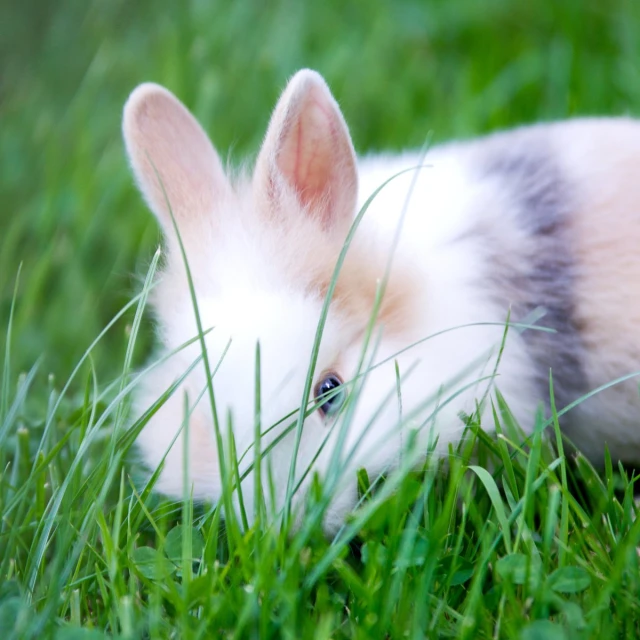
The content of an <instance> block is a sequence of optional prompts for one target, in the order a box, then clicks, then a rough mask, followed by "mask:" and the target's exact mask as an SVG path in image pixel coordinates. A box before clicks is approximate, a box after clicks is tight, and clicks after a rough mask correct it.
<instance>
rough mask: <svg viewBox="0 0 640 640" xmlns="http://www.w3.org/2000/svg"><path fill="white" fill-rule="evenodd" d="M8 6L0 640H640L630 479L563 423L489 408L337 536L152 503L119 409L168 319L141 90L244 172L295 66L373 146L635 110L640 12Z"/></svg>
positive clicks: (498, 2)
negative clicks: (191, 118)
mask: <svg viewBox="0 0 640 640" xmlns="http://www.w3.org/2000/svg"><path fill="white" fill-rule="evenodd" d="M1 15H2V18H1V19H0V60H2V71H1V75H0V202H1V203H2V215H0V341H1V342H0V343H1V344H2V346H0V356H1V357H2V360H1V362H3V369H2V374H1V381H2V384H1V386H0V513H1V514H2V522H1V524H0V638H3V639H4V638H7V639H8V638H20V639H22V638H32V637H33V638H35V637H39V638H43V637H45V638H48V637H54V638H60V639H68V640H70V639H82V638H87V639H91V638H116V637H117V638H138V637H140V638H147V637H148V638H185V639H187V638H218V637H224V638H227V637H228V638H291V639H298V638H318V639H321V638H322V639H324V638H326V639H328V638H334V639H338V638H385V637H389V638H422V637H438V638H440V637H452V638H473V639H475V638H523V639H529V640H531V639H533V638H540V639H549V640H555V639H561V638H566V639H572V638H592V637H597V638H599V639H601V640H604V639H606V638H626V637H628V638H636V637H639V636H640V567H639V566H638V564H639V562H638V552H637V548H638V545H639V543H640V521H638V520H636V510H637V508H636V506H635V503H634V500H633V492H634V487H633V478H632V476H631V472H630V471H629V470H624V469H619V468H618V467H617V466H616V465H615V464H611V463H610V462H608V463H607V465H605V469H604V470H601V471H600V472H596V471H594V470H593V469H592V468H591V467H590V465H589V464H588V463H587V462H586V461H585V459H584V458H582V457H580V456H575V455H570V456H565V455H564V448H563V446H562V441H561V440H560V439H559V438H558V437H557V436H558V430H557V424H556V421H555V420H554V421H552V424H551V425H550V426H551V431H552V433H555V437H553V438H552V440H554V441H556V446H555V447H552V446H550V445H549V444H548V443H547V442H546V441H544V440H543V439H542V438H541V437H540V430H538V432H537V434H536V435H535V436H534V437H533V438H532V439H531V441H529V442H528V443H527V446H524V447H523V446H520V440H519V437H518V434H517V432H518V429H517V425H515V424H513V421H512V420H511V419H510V418H509V412H508V408H507V407H505V406H504V405H503V403H502V401H501V398H500V396H499V395H496V396H495V397H494V398H493V402H494V404H495V408H496V412H498V413H500V414H501V415H502V424H503V425H504V433H503V434H502V435H501V437H499V438H496V439H492V438H488V437H486V436H484V435H483V433H482V431H481V429H480V425H479V424H478V422H477V420H475V419H474V417H473V416H472V417H470V420H469V436H470V438H469V440H468V443H467V444H465V445H464V446H461V447H460V448H458V449H456V450H452V451H451V452H450V455H449V458H448V459H447V460H446V461H438V460H432V459H428V460H427V461H426V462H425V463H424V465H421V466H420V468H417V469H413V470H408V469H407V470H406V471H405V472H404V473H402V474H400V475H396V476H393V477H392V478H389V479H388V482H387V483H385V484H383V485H382V486H381V487H378V488H373V489H375V490H372V491H368V489H371V487H369V485H368V483H369V480H370V479H368V478H367V477H366V474H361V475H360V476H359V478H358V481H359V483H360V489H361V491H362V494H363V501H362V502H363V504H362V508H361V510H360V511H358V512H357V513H356V514H355V515H354V517H353V518H352V519H350V520H349V521H348V522H347V523H346V525H345V527H344V528H343V529H342V530H341V531H340V532H339V533H338V535H337V536H336V538H335V539H326V538H325V537H324V536H323V535H322V534H321V533H319V526H318V525H319V521H320V518H321V515H322V508H323V490H322V487H319V486H318V487H317V491H316V492H315V494H314V496H312V498H311V502H310V506H309V515H308V518H307V519H306V520H305V522H303V524H302V526H301V528H300V529H299V530H298V531H295V532H294V531H287V530H284V531H279V530H277V529H276V528H274V527H272V526H270V524H269V522H268V521H259V522H257V523H256V524H255V525H254V526H253V527H251V528H250V529H249V530H247V531H243V529H242V528H241V527H240V526H239V523H238V522H236V520H235V518H233V517H232V518H230V519H229V520H228V521H227V522H226V523H225V522H223V521H222V520H221V517H220V516H221V512H220V510H219V509H217V508H216V506H215V505H211V504H204V505H202V504H194V503H193V502H192V501H191V500H190V499H189V498H188V496H187V497H185V499H183V500H182V501H180V502H177V503H176V502H169V501H167V500H163V499H161V498H160V497H158V496H157V495H156V494H154V493H153V492H152V491H151V490H150V486H149V485H148V484H146V483H145V482H144V481H143V480H141V479H140V477H139V474H138V473H137V468H136V464H135V461H134V460H132V458H131V455H130V451H129V450H130V448H131V443H132V440H133V436H134V435H135V430H136V429H137V428H140V427H141V426H142V425H141V423H137V424H136V425H135V426H134V428H133V431H132V430H130V429H129V427H130V425H131V420H130V418H129V415H128V396H129V391H130V385H131V382H132V379H133V372H134V371H135V370H136V369H137V368H138V367H140V366H142V365H143V363H144V362H145V359H146V358H147V357H148V356H149V354H150V353H151V346H152V344H153V337H152V332H151V319H150V318H149V317H147V315H146V314H145V315H144V318H141V311H142V308H141V306H140V305H139V304H138V301H139V298H138V299H136V300H134V303H133V304H131V305H129V306H127V305H128V303H129V301H130V300H132V299H134V297H135V296H136V295H137V294H138V293H139V292H140V291H143V290H145V289H144V287H143V282H144V279H145V277H146V274H147V270H148V268H149V266H150V265H151V266H152V267H153V265H154V252H155V248H156V247H157V245H158V242H159V233H158V230H157V226H156V223H155V221H154V219H153V217H152V216H151V215H150V214H149V213H148V211H147V210H146V208H145V206H144V204H143V202H142V200H141V198H140V197H139V195H138V193H137V191H136V189H135V187H134V185H133V182H132V179H131V177H130V172H129V169H128V167H127V162H126V159H125V154H124V149H123V144H122V141H121V137H120V118H121V113H122V106H123V104H124V102H125V100H126V98H127V95H128V94H129V92H130V91H131V90H132V89H133V87H134V86H135V85H136V84H138V83H139V82H142V81H145V80H153V81H156V82H159V83H161V84H164V85H165V86H167V87H168V88H170V89H171V90H172V91H173V92H174V93H176V95H178V96H179V97H180V98H181V99H182V100H183V101H184V102H185V104H187V105H188V106H189V108H190V109H192V110H193V112H194V113H195V114H196V115H197V117H198V119H199V120H200V121H201V122H202V124H203V126H204V127H205V129H206V130H207V131H208V132H209V133H210V135H211V137H212V139H213V140H214V142H215V144H216V146H217V148H218V150H219V151H220V153H221V154H222V156H223V157H228V158H229V161H230V163H231V164H232V165H236V166H237V165H239V164H240V163H241V162H245V161H247V160H249V161H250V160H252V159H253V155H254V154H255V152H256V151H257V149H258V146H259V144H260V141H261V137H262V135H263V133H264V130H265V127H266V124H267V121H268V117H269V114H270V111H271V109H272V107H273V105H274V104H275V101H276V99H277V97H278V95H279V93H280V91H281V90H282V88H283V86H284V84H285V82H286V80H287V78H288V77H289V76H290V75H291V74H292V73H293V72H294V71H295V70H297V69H298V68H301V67H305V66H307V67H312V68H315V69H317V70H319V71H320V72H321V73H322V74H323V75H324V76H325V77H326V79H327V81H328V82H329V84H330V86H331V88H332V90H333V92H334V94H335V95H336V97H337V99H338V101H339V102H340V105H341V107H342V109H343V112H344V114H345V117H346V119H347V122H348V123H349V125H350V128H351V132H352V135H353V139H354V143H355V145H356V148H357V150H358V151H361V152H364V151H371V150H379V149H401V148H403V147H419V146H421V145H422V144H423V143H424V141H425V140H426V139H427V138H428V137H431V138H432V139H433V140H435V141H439V140H445V139H449V138H451V137H465V136H471V135H477V134H481V133H484V132H488V131H492V130H495V129H498V128H501V127H506V126H512V125H516V124H521V123H526V122H533V121H539V120H549V119H557V118H565V117H569V116H574V115H580V114H632V115H633V114H637V113H639V112H640V3H637V2H634V1H633V0H610V2H608V3H603V2H601V1H600V0H565V1H564V2H558V3H551V2H537V3H533V2H529V3H525V2H520V3H516V2H510V1H508V0H485V1H484V2H478V1H477V0H422V1H418V0H415V1H411V0H388V1H382V0H367V1H365V0H356V1H353V2H338V1H337V0H331V1H327V2H315V3H311V2H296V1H294V0H276V1H274V2H272V3H257V2H255V3H254V2H249V1H248V0H235V2H232V1H230V0H219V1H217V2H212V1H210V2H206V1H204V0H199V1H196V0H193V1H190V2H172V3H169V2H158V1H156V2H152V1H151V0H141V1H140V2H136V3H132V2H126V1H125V0H111V1H107V0H102V1H95V0H94V1H92V2H91V1H89V2H73V1H72V0H60V1H59V2H57V3H49V2H44V1H43V0H22V1H21V2H20V3H17V2H13V3H12V6H10V7H9V6H5V7H3V9H2V11H1ZM141 319H142V323H141V324H140V320H141ZM247 401H248V402H253V399H252V398H248V399H247ZM559 409H560V408H559ZM539 422H540V424H539V426H540V428H542V427H543V421H542V419H540V421H539ZM474 444H475V445H476V449H477V450H476V451H475V453H474V452H472V445H474ZM472 454H473V456H472ZM485 463H487V464H486V465H485ZM483 466H487V468H488V469H490V472H487V471H484V470H483ZM353 481H354V482H356V479H355V478H354V479H353Z"/></svg>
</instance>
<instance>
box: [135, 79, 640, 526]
mask: <svg viewBox="0 0 640 640" xmlns="http://www.w3.org/2000/svg"><path fill="white" fill-rule="evenodd" d="M123 129H124V137H125V142H126V145H127V150H128V153H129V157H130V159H131V163H132V167H133V170H134V173H135V175H136V178H137V181H138V184H139V186H140V188H141V191H142V193H143V194H144V195H145V198H146V199H147V201H148V203H149V205H150V207H151V209H152V210H153V211H154V213H155V214H156V216H157V217H158V219H159V221H160V223H161V226H162V227H163V229H164V233H165V244H166V259H165V265H164V267H163V270H162V273H161V274H160V276H159V279H158V282H157V286H156V287H155V289H154V291H153V293H152V304H153V308H154V311H155V315H156V319H157V326H158V333H159V337H160V342H161V345H162V351H161V353H162V354H165V355H166V360H165V361H164V362H162V364H160V365H158V366H157V367H155V368H154V369H153V370H151V371H150V372H149V373H148V374H147V375H146V376H145V378H144V380H143V382H142V384H141V386H140V389H139V391H138V393H137V396H136V406H137V411H138V413H142V412H143V411H144V410H146V409H147V408H148V407H149V406H150V405H152V404H153V402H155V401H156V400H157V399H158V397H159V396H160V395H161V394H162V393H163V392H164V391H166V390H167V389H168V388H169V387H170V386H171V385H172V383H174V381H175V380H176V379H177V378H178V377H179V376H181V375H182V374H184V373H185V372H186V371H187V370H188V369H189V367H190V366H192V367H193V368H192V371H191V372H190V373H188V375H187V376H186V378H185V379H184V380H183V381H182V382H181V383H180V385H179V386H178V388H177V390H176V391H175V392H174V393H173V394H172V395H171V396H170V397H169V398H168V400H167V401H166V402H165V403H164V405H163V406H162V407H161V408H160V409H159V411H158V412H157V413H156V414H155V415H154V416H153V417H152V418H151V420H150V421H149V423H148V424H147V425H146V426H145V428H144V429H143V430H142V432H141V434H140V436H139V437H138V449H139V451H140V453H141V456H142V459H143V461H144V462H145V464H146V465H147V466H148V467H149V469H150V470H152V471H153V470H155V469H156V468H157V467H158V465H160V464H161V463H163V464H164V467H163V469H162V472H161V473H160V476H159V479H158V482H157V484H156V487H157V488H158V489H159V490H161V491H163V492H165V493H168V494H171V495H182V492H183V483H184V473H183V467H184V464H185V461H186V467H187V472H188V482H189V483H190V486H191V489H192V491H193V494H194V497H196V498H199V499H212V500H215V499H217V498H219V496H220V492H221V470H220V467H219V458H218V452H217V447H216V438H215V435H214V422H213V413H212V408H211V402H210V400H209V396H208V393H207V378H206V375H207V374H206V369H205V367H204V366H203V364H202V363H201V362H199V363H198V362H196V361H197V359H198V357H199V356H200V355H201V347H200V344H199V342H197V341H196V342H194V343H192V344H190V345H188V346H186V347H183V348H181V347H182V345H184V343H185V342H187V341H189V340H190V339H192V338H194V336H197V335H198V327H197V323H196V321H195V314H194V309H193V300H192V296H191V293H190V289H189V286H188V279H187V271H186V269H185V265H184V260H183V256H182V251H181V249H180V243H179V241H178V235H177V234H176V230H178V231H179V235H180V239H181V241H182V245H183V247H184V251H185V253H186V257H187V260H188V265H189V272H190V274H191V277H192V279H193V286H194V289H195V293H196V299H197V305H198V311H199V315H200V320H201V325H202V328H203V329H204V330H205V331H207V333H206V336H205V338H204V340H205V342H206V353H207V358H208V360H209V363H210V369H211V370H215V373H214V374H213V382H212V386H213V390H214V392H215V400H216V407H217V413H218V418H219V420H220V424H221V429H222V431H223V434H226V431H227V424H228V423H230V424H232V429H233V435H234V440H235V447H236V450H237V452H238V454H239V456H242V454H243V453H245V452H246V455H245V456H244V457H243V458H241V461H240V468H241V471H242V470H243V469H246V468H247V467H248V465H250V464H251V463H252V462H253V457H254V451H255V447H254V444H255V425H256V409H255V402H254V399H255V396H256V386H255V385H256V383H255V380H256V375H255V363H256V355H255V354H256V344H257V343H258V342H259V344H260V405H261V406H260V425H261V432H262V433H263V436H262V438H261V442H260V446H261V449H262V450H263V451H268V454H267V455H265V459H264V462H263V464H264V465H265V473H266V472H267V467H268V472H269V473H270V474H271V477H272V481H273V487H274V495H273V496H272V499H273V501H274V503H275V504H273V505H272V506H274V507H275V508H280V507H281V506H282V503H283V500H284V495H285V492H286V486H287V481H288V477H289V470H290V464H291V459H292V456H293V454H294V452H295V450H296V445H295V441H296V435H295V429H290V428H289V427H290V425H291V424H293V423H295V421H296V419H297V413H296V410H298V409H299V408H300V407H301V406H303V405H305V403H306V402H307V401H310V402H311V401H313V400H314V396H319V393H318V389H322V388H324V387H323V386H322V384H323V381H326V380H335V376H336V375H337V379H338V381H339V382H344V383H346V384H345V388H347V389H349V390H354V389H357V392H353V393H352V395H353V400H354V401H353V403H351V404H350V403H349V402H347V401H345V400H344V398H345V397H346V394H343V395H340V396H336V398H339V401H338V400H334V401H333V404H332V403H327V404H326V405H323V404H322V398H320V400H319V401H318V402H319V403H320V405H321V406H320V409H319V410H316V411H314V412H312V413H311V414H310V415H309V416H308V417H307V418H306V419H305V421H304V425H303V430H302V436H301V440H300V444H299V451H298V453H297V460H296V481H297V482H298V483H299V490H298V492H297V494H296V495H297V496H298V497H297V498H296V500H298V501H299V500H300V497H302V496H304V493H305V490H306V488H307V487H308V485H309V482H310V479H311V475H312V474H311V473H308V472H306V473H305V471H308V470H309V469H311V470H313V471H317V472H319V474H320V475H321V476H322V475H325V474H326V473H327V470H328V469H329V468H330V467H331V465H333V464H334V463H335V460H336V459H339V461H340V467H341V469H342V476H341V477H342V478H343V479H344V482H343V484H342V485H341V486H340V489H339V490H338V491H336V492H335V497H334V499H333V502H332V503H331V506H330V508H329V510H328V513H327V517H326V521H325V526H326V527H327V529H329V530H331V529H334V528H335V527H336V526H338V525H339V524H340V523H341V522H342V521H343V519H344V516H345V514H346V513H348V512H349V510H351V509H352V508H353V506H354V505H355V503H356V487H355V480H354V476H353V471H354V470H355V469H357V468H358V467H361V466H364V467H366V468H367V470H368V471H369V474H370V475H374V476H375V474H377V473H379V472H381V471H384V470H386V469H387V468H389V467H393V466H397V465H398V463H399V462H400V458H401V456H402V455H403V452H404V449H405V445H406V443H407V441H409V438H410V437H412V438H415V439H414V440H412V442H413V448H414V451H417V452H418V453H419V452H421V451H426V450H427V447H430V446H431V447H435V449H436V450H437V451H442V452H444V451H446V449H447V447H448V445H449V444H450V443H455V442H456V441H458V440H459V439H460V437H461V436H462V434H463V431H464V427H465V424H464V421H463V419H462V417H461V412H465V413H471V412H473V411H474V409H475V408H476V407H477V406H478V405H477V402H478V401H482V403H481V405H480V410H481V411H482V412H483V424H484V426H485V428H487V429H489V430H490V429H492V428H493V427H494V425H493V417H492V415H493V414H492V411H491V402H490V400H491V396H490V395H487V394H489V392H490V391H491V390H492V389H493V387H494V386H497V388H498V389H499V390H500V392H501V393H502V394H503V395H504V396H505V399H506V401H507V404H508V406H509V408H510V409H511V411H512V412H513V413H514V415H515V417H516V419H517V420H518V421H519V423H520V425H521V426H522V427H523V428H524V429H525V430H530V429H532V427H533V421H534V415H535V412H536V409H537V407H538V406H539V404H540V403H541V402H543V403H545V405H546V406H547V412H548V409H549V372H550V370H551V372H552V374H553V385H554V396H555V404H556V406H557V408H558V409H562V408H563V407H565V406H567V405H569V404H570V403H572V402H573V401H575V400H577V399H578V398H580V397H581V396H583V395H585V394H587V393H589V392H590V391H592V390H594V389H596V388H598V387H599V386H601V385H606V384H607V383H609V382H612V381H613V380H615V379H616V378H618V377H620V376H624V375H627V374H632V373H633V372H634V371H637V370H639V369H640V332H639V331H638V327H639V326H640V305H638V304H637V303H636V301H635V292H636V291H638V290H639V289H640V259H639V258H638V251H637V247H638V246H640V186H639V181H638V180H637V179H634V171H635V162H636V161H637V160H640V125H638V124H637V123H636V122H634V121H633V120H630V119H622V118H620V119H579V120H573V121H568V122H563V123H554V124H542V125H536V126H531V127H525V128H521V129H517V130H514V131H509V132H505V133H499V134H494V135H491V136H489V137H486V138H483V139H480V140H476V141H471V142H461V143H457V142H456V143H451V144H448V145H443V146H440V147H436V148H433V149H431V150H429V151H428V152H427V153H426V155H424V154H419V153H407V154H398V155H374V156H370V157H364V158H361V159H360V160H356V158H355V154H354V152H353V148H352V145H351V141H350V137H349V134H348V130H347V128H346V125H345V123H344V121H343V119H342V116H341V113H340V111H339V109H338V107H337V105H336V103H335V101H334V100H333V98H332V96H331V94H330V92H329V90H328V88H327V87H326V84H325V83H324V81H323V80H322V78H321V77H320V76H319V75H318V74H316V73H315V72H312V71H307V70H304V71H301V72H299V73H298V74H296V75H295V76H294V78H293V79H292V80H291V81H290V83H289V85H288V87H287V89H286V90H285V92H284V94H283V96H282V97H281V99H280V102H279V103H278V105H277V107H276V110H275V112H274V114H273V117H272V120H271V123H270V125H269V129H268V132H267V135H266V138H265V142H264V145H263V147H262V150H261V151H260V154H259V156H258V159H257V162H256V166H255V170H254V172H253V175H252V176H246V175H241V176H239V177H236V178H234V179H233V180H231V179H229V178H228V177H227V175H226V174H225V171H224V170H223V168H222V165H221V163H220V160H219V158H218V156H217V154H216V152H215V150H214V149H213V147H212V146H211V144H210V143H209V141H208V138H207V136H206V134H205V133H204V132H203V131H202V129H201V128H200V127H199V125H198V124H197V122H196V121H195V119H193V117H192V116H191V115H190V114H189V113H188V111H187V110H186V109H185V108H184V107H183V106H182V105H181V104H180V103H179V102H178V101H177V100H176V99H175V98H174V97H173V96H172V95H171V94H170V93H169V92H167V91H166V90H164V89H162V88H160V87H158V86H156V85H141V87H139V88H138V89H136V90H135V91H134V93H133V94H132V96H131V98H130V99H129V101H128V103H127V105H126V107H125V115H124V123H123ZM394 176H395V177H394ZM385 181H388V182H387V183H385ZM383 184H384V186H382V188H380V187H381V185H383ZM379 188H380V190H379V192H378V193H377V194H376V195H375V197H373V199H372V200H371V201H370V202H368V206H367V209H366V211H365V212H364V215H363V217H362V220H361V222H360V225H359V226H358V228H357V229H356V231H355V233H354V235H353V240H352V242H351V245H350V247H349V249H348V251H347V253H346V258H345V261H344V264H343V266H342V269H341V271H340V273H339V276H338V278H337V281H336V283H335V289H334V290H333V295H332V297H331V304H330V306H329V311H328V315H327V318H326V324H325V326H324V331H323V333H322V338H321V342H320V347H319V351H318V357H317V362H316V366H315V369H314V372H313V382H314V385H313V386H312V387H311V394H310V397H308V398H303V393H304V390H305V379H306V376H307V371H308V368H309V361H310V356H311V353H312V348H313V344H314V340H315V336H316V329H317V325H318V320H319V318H320V316H321V312H322V306H323V301H324V299H325V296H326V295H327V293H328V292H330V290H331V283H332V277H333V272H334V267H335V264H336V260H337V259H338V256H339V254H340V252H341V249H342V247H343V244H344V241H345V238H346V237H347V233H348V230H349V228H350V225H351V224H352V222H353V219H354V217H355V215H356V213H357V212H358V211H359V210H360V208H361V207H362V206H363V205H365V203H367V201H368V200H369V198H370V196H371V195H372V194H373V193H374V192H375V191H376V190H377V189H379ZM174 221H175V226H174ZM387 278H388V279H387ZM381 282H386V288H385V289H384V291H383V295H382V298H381V301H380V303H379V306H378V308H377V314H376V316H375V324H374V326H373V329H372V330H371V331H369V330H368V326H369V322H370V320H371V317H372V310H373V308H374V306H376V299H377V296H379V295H381V289H380V286H381ZM507 319H509V320H510V322H511V323H512V325H513V326H510V327H509V329H508V330H507V331H506V333H505V322H506V321H507ZM533 322H535V324H536V325H538V326H539V327H542V328H546V329H549V330H537V329H535V328H525V326H526V325H527V324H529V323H533ZM209 329H211V330H210V331H208V330H209ZM367 336H369V343H368V348H367V349H364V346H365V340H366V339H367ZM363 350H364V353H365V355H364V359H363ZM194 362H195V363H196V364H195V365H194ZM398 376H399V377H398ZM352 380H355V382H353V383H351V381H352ZM342 402H344V403H345V406H344V408H343V410H342V411H339V412H337V414H336V415H335V416H334V415H332V411H333V408H334V407H333V405H334V404H341V403H342ZM330 405H331V406H330ZM327 407H330V408H331V411H329V409H327V410H326V411H324V410H323V409H325V408H327ZM339 408H340V407H338V409H339ZM345 414H349V420H348V424H346V426H345V423H341V420H342V419H344V416H345ZM285 416H289V417H288V418H287V419H285V420H284V421H281V420H282V419H283V418H285ZM639 418H640V400H639V396H638V390H637V383H636V381H635V380H634V379H633V378H629V379H628V380H626V381H623V382H619V383H618V384H616V385H614V386H612V387H610V388H607V389H605V390H603V391H601V392H599V393H597V394H595V395H594V396H593V397H590V398H589V399H587V400H585V401H583V402H581V403H579V404H578V405H577V406H575V407H574V408H572V409H571V410H570V411H569V412H568V413H567V414H566V415H565V416H563V421H562V427H563V429H564V430H565V431H566V433H567V434H568V435H569V436H570V438H571V439H572V440H573V441H574V443H575V444H576V445H577V446H578V447H579V448H580V449H581V450H582V451H583V452H584V453H585V454H586V455H587V456H589V457H590V458H591V459H592V460H594V461H595V462H598V461H601V460H602V456H603V452H604V447H605V444H606V445H607V446H608V447H609V450H610V451H611V454H612V457H613V458H614V459H620V460H623V461H626V462H636V461H638V460H639V459H640V428H639V425H638V419H639ZM279 421H281V422H279ZM185 424H188V439H187V440H185V438H184V435H183V433H184V429H182V427H183V425H185ZM341 424H342V428H341V426H340V425H341ZM271 425H276V427H274V428H272V429H268V427H270V426H271ZM288 428H289V429H288ZM181 429H182V431H181ZM287 429H288V430H287ZM185 442H188V445H187V446H188V451H185V450H184V445H185ZM225 442H227V440H226V438H225ZM270 447H271V448H270ZM253 482H254V474H253V473H250V474H248V475H247V477H246V478H245V480H243V483H242V487H243V497H244V502H245V507H246V510H247V512H248V514H251V513H253V509H254V505H253V497H254V491H253Z"/></svg>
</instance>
